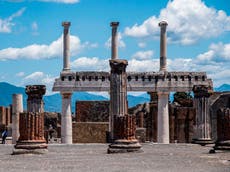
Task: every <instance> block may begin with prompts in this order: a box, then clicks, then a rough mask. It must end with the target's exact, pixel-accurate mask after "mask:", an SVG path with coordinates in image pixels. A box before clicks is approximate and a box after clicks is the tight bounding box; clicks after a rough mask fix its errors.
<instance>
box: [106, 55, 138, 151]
mask: <svg viewBox="0 0 230 172" xmlns="http://www.w3.org/2000/svg"><path fill="white" fill-rule="evenodd" d="M127 65H128V62H127V61H126V60H119V59H113V60H110V67H111V74H110V115H111V119H112V121H111V126H112V133H111V135H112V141H113V143H112V144H110V145H109V148H108V153H125V152H133V151H139V150H140V148H141V145H140V144H139V143H138V141H137V140H136V139H135V131H136V123H135V122H136V118H135V116H134V115H129V114H128V105H127V83H126V82H127V74H126V66H127Z"/></svg>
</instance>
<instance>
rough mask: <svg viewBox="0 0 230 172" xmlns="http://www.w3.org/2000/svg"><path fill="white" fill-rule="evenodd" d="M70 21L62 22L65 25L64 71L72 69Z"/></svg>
mask: <svg viewBox="0 0 230 172" xmlns="http://www.w3.org/2000/svg"><path fill="white" fill-rule="evenodd" d="M70 24H71V23H70V22H62V26H63V27H64V31H63V71H69V70H70V40H69V39H70V38H69V27H70Z"/></svg>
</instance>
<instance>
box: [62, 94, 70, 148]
mask: <svg viewBox="0 0 230 172" xmlns="http://www.w3.org/2000/svg"><path fill="white" fill-rule="evenodd" d="M61 94H62V114H61V142H62V143H65V144H72V143H73V141H72V114H71V96H72V93H70V92H69V93H61Z"/></svg>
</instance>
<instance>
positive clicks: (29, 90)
mask: <svg viewBox="0 0 230 172" xmlns="http://www.w3.org/2000/svg"><path fill="white" fill-rule="evenodd" d="M45 93H46V86H45V85H27V86H26V94H27V95H28V100H30V99H33V98H37V99H42V96H43V95H44V94H45Z"/></svg>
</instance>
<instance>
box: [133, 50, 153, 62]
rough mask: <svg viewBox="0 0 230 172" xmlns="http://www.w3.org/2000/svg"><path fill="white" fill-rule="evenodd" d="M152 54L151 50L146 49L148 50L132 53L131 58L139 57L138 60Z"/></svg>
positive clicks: (148, 57) (147, 57)
mask: <svg viewBox="0 0 230 172" xmlns="http://www.w3.org/2000/svg"><path fill="white" fill-rule="evenodd" d="M152 56H153V51H152V50H148V51H138V52H136V53H135V54H134V55H132V58H133V59H140V60H147V59H150V58H152Z"/></svg>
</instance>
